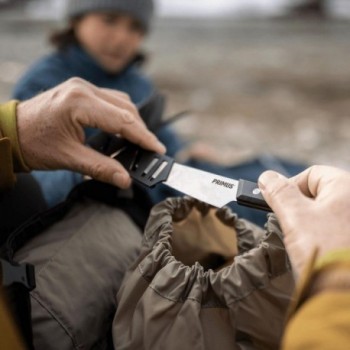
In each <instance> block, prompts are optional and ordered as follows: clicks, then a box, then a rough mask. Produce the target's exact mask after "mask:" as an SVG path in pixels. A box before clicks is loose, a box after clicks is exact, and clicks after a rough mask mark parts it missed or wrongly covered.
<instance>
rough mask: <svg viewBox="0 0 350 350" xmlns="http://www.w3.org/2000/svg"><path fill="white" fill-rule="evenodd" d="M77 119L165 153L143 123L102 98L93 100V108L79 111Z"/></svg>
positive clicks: (141, 145) (84, 123) (162, 146)
mask: <svg viewBox="0 0 350 350" xmlns="http://www.w3.org/2000/svg"><path fill="white" fill-rule="evenodd" d="M77 119H78V121H79V122H80V123H81V124H83V125H86V126H90V127H93V128H99V129H102V130H103V131H105V132H108V133H112V134H121V135H122V136H123V137H125V138H126V139H128V140H129V141H130V142H132V143H134V144H137V145H139V146H140V147H142V148H145V149H149V150H153V151H155V152H158V153H165V147H164V145H163V144H162V143H161V142H160V141H159V140H158V139H157V137H156V136H155V135H154V134H153V133H152V132H150V131H149V130H148V129H147V128H146V126H145V125H144V124H143V123H141V122H140V121H139V120H137V119H135V118H133V117H132V116H131V115H130V114H127V115H126V114H124V113H123V110H122V109H120V108H117V107H115V106H113V105H112V104H110V103H108V102H106V101H104V100H102V99H97V100H96V101H94V108H88V109H86V110H85V112H83V113H79V116H77Z"/></svg>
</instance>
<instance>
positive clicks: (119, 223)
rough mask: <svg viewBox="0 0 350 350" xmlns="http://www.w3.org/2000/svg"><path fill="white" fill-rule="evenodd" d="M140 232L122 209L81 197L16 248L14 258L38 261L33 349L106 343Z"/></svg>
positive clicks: (33, 299)
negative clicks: (33, 236) (60, 217)
mask: <svg viewBox="0 0 350 350" xmlns="http://www.w3.org/2000/svg"><path fill="white" fill-rule="evenodd" d="M141 238H142V236H141V233H140V232H139V229H138V228H137V227H136V226H135V225H134V223H133V222H132V221H131V220H130V218H129V217H128V216H127V215H126V214H124V212H122V211H121V210H119V209H116V208H111V207H108V206H106V205H103V204H100V203H97V202H93V201H83V202H81V203H79V204H77V205H76V206H75V207H74V208H73V209H72V210H71V211H70V212H69V214H68V215H67V216H66V217H65V218H64V219H63V220H61V221H60V222H58V223H56V224H55V225H53V226H52V227H51V228H49V229H48V230H46V231H45V232H43V233H41V234H40V235H38V236H37V237H35V238H34V239H32V240H31V241H30V242H28V244H26V246H25V247H24V248H22V249H21V250H20V251H18V253H17V254H16V257H15V259H16V261H19V262H20V263H23V262H29V263H32V264H34V265H35V267H36V283H37V287H36V289H35V290H34V291H33V292H31V302H32V320H33V331H34V345H35V349H37V350H48V349H50V350H56V349H57V350H68V349H69V350H70V349H80V350H81V349H89V350H90V349H106V348H107V345H106V344H105V342H106V338H107V334H108V332H110V328H111V324H112V320H113V316H114V314H115V309H116V300H115V294H116V293H117V291H118V289H119V287H120V284H121V281H122V279H123V277H124V273H125V271H126V270H127V268H128V267H129V266H130V264H131V263H132V262H134V261H135V259H136V257H137V256H138V253H139V248H140V245H141Z"/></svg>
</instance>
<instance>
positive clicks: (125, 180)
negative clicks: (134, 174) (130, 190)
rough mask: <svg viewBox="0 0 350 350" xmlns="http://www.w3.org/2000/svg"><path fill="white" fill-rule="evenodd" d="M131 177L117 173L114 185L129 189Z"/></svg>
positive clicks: (114, 177) (114, 176)
mask: <svg viewBox="0 0 350 350" xmlns="http://www.w3.org/2000/svg"><path fill="white" fill-rule="evenodd" d="M130 182H131V180H130V177H129V175H126V174H124V173H115V174H114V175H113V183H114V184H115V185H116V186H118V187H121V188H127V187H128V186H129V185H130Z"/></svg>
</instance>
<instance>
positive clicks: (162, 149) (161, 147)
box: [157, 141, 166, 153]
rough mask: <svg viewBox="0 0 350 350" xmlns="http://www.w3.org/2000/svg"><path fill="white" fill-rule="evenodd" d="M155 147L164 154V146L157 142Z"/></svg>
mask: <svg viewBox="0 0 350 350" xmlns="http://www.w3.org/2000/svg"><path fill="white" fill-rule="evenodd" d="M157 146H158V148H159V151H160V152H161V153H165V152H166V147H165V146H164V144H162V143H161V142H160V141H157Z"/></svg>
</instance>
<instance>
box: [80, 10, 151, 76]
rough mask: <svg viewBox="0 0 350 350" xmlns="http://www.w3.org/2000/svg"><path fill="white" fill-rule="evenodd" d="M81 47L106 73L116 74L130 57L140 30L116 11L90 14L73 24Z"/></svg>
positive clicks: (142, 33) (140, 39)
mask: <svg viewBox="0 0 350 350" xmlns="http://www.w3.org/2000/svg"><path fill="white" fill-rule="evenodd" d="M75 35H76V38H77V40H78V41H79V43H80V44H81V46H82V47H83V48H84V49H85V50H86V51H87V52H88V53H89V54H90V55H91V56H92V57H93V58H94V59H95V60H96V61H97V62H98V63H99V64H100V65H101V66H102V67H103V68H104V69H105V70H106V71H108V72H110V73H118V72H120V71H121V70H122V69H123V68H125V66H126V65H127V64H128V63H129V62H130V61H131V60H132V58H133V57H134V56H135V54H136V53H137V51H138V50H139V47H140V45H141V42H142V39H143V37H144V30H143V28H142V26H141V24H140V23H139V22H138V21H137V20H135V19H134V18H132V17H130V16H128V15H124V14H122V15H121V14H118V13H112V14H111V13H91V14H87V15H86V16H84V17H82V19H81V20H79V21H78V23H76V24H75Z"/></svg>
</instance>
